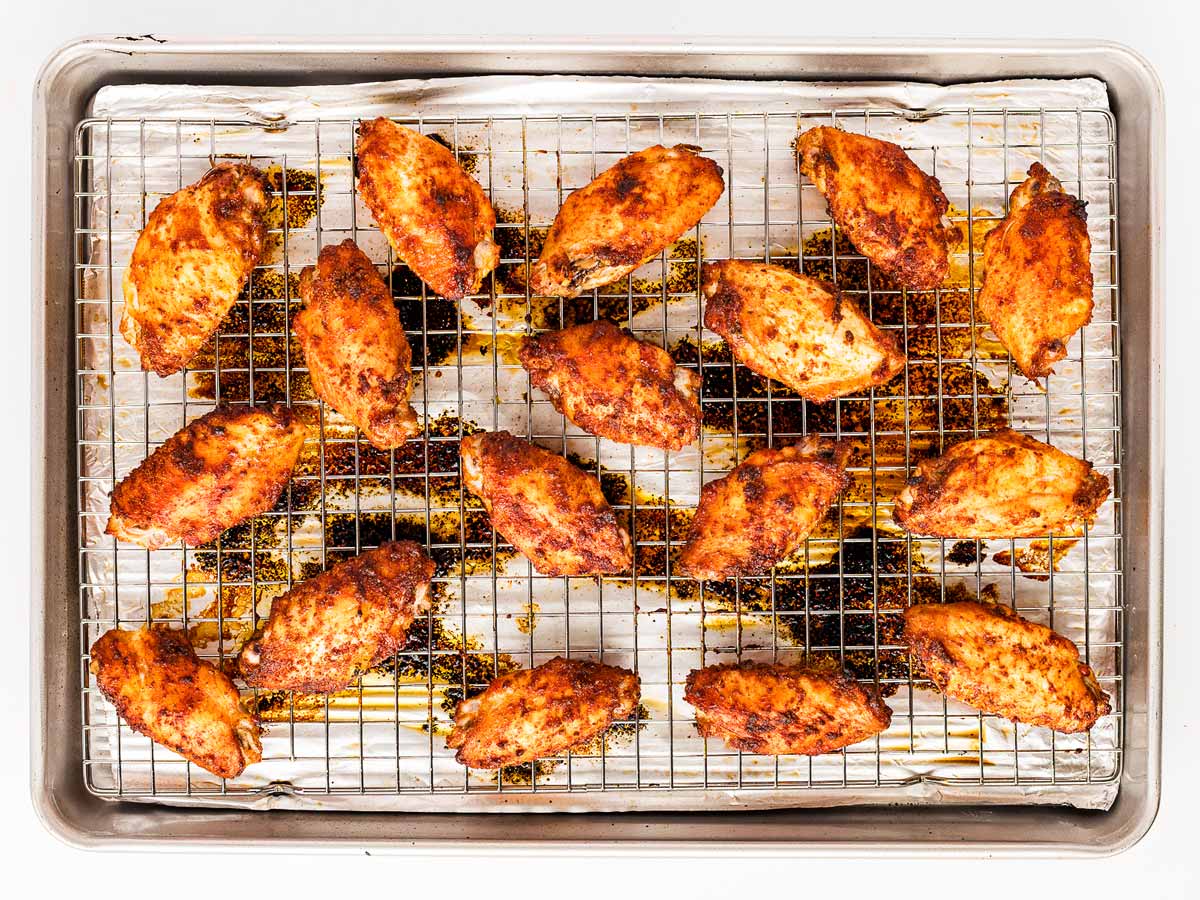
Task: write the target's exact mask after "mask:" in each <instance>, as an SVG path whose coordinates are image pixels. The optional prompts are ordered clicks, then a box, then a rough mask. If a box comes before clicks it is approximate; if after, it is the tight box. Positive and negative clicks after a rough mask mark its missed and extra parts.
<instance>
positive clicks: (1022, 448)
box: [895, 429, 1109, 539]
mask: <svg viewBox="0 0 1200 900" xmlns="http://www.w3.org/2000/svg"><path fill="white" fill-rule="evenodd" d="M1108 492H1109V484H1108V479H1107V478H1105V477H1104V475H1102V474H1101V473H1099V472H1096V471H1094V470H1093V469H1092V464H1091V463H1089V462H1086V461H1084V460H1082V459H1076V458H1075V457H1073V456H1069V455H1067V454H1066V453H1063V452H1062V451H1061V450H1059V449H1057V448H1055V447H1051V446H1050V445H1049V444H1043V443H1042V442H1041V441H1037V440H1034V439H1033V438H1031V437H1028V436H1026V435H1023V434H1018V433H1017V432H1015V431H1010V430H1007V429H1005V430H1003V431H996V432H993V433H991V434H989V435H986V436H984V437H980V438H976V439H975V440H970V441H963V442H961V443H958V444H955V445H954V446H953V447H951V448H950V449H949V450H947V451H946V452H945V453H943V454H942V455H941V456H939V457H937V458H936V459H924V460H921V462H919V463H918V464H917V471H916V474H915V475H914V476H913V477H912V478H910V479H909V482H908V486H907V487H905V489H904V490H903V491H901V492H900V494H899V495H898V496H897V497H896V510H895V517H896V521H897V522H898V523H899V524H900V527H902V528H903V529H904V530H905V531H908V532H911V533H912V534H928V535H933V536H934V537H947V538H967V539H970V538H978V539H986V538H1011V537H1045V536H1046V535H1048V534H1051V533H1053V534H1063V535H1071V534H1081V533H1082V529H1083V526H1084V525H1085V524H1086V523H1090V522H1091V521H1092V520H1093V519H1094V518H1095V516H1096V510H1098V509H1099V508H1100V504H1102V503H1103V502H1104V501H1105V499H1106V498H1107V497H1108Z"/></svg>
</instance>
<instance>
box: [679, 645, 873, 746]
mask: <svg viewBox="0 0 1200 900" xmlns="http://www.w3.org/2000/svg"><path fill="white" fill-rule="evenodd" d="M683 699H684V700H686V701H687V702H688V703H690V704H692V706H694V707H695V708H696V730H697V731H699V732H700V736H701V737H706V738H708V737H719V738H721V739H723V740H724V741H725V743H727V744H728V745H729V746H730V747H733V748H734V749H735V750H744V751H745V752H747V753H765V754H772V755H779V754H781V753H800V754H804V755H805V756H817V755H819V754H821V753H831V752H833V751H834V750H840V749H841V748H842V747H848V746H850V745H851V744H857V743H858V742H859V741H863V740H866V739H867V738H869V737H871V736H872V735H875V734H879V732H881V731H883V730H884V729H885V728H887V727H888V725H889V724H891V721H892V711H891V709H889V708H888V706H887V704H885V703H884V702H883V700H882V699H881V698H880V696H879V691H878V689H877V688H875V687H874V686H871V687H864V686H863V685H861V684H859V683H858V682H857V681H855V680H854V679H853V678H851V677H850V676H849V675H847V674H846V673H845V672H843V671H842V670H841V669H838V668H836V667H834V666H820V665H809V666H795V665H792V666H789V665H783V664H781V663H775V664H772V665H766V664H763V663H753V662H743V663H738V664H736V665H732V664H728V665H722V666H706V667H705V668H703V669H694V670H693V671H692V672H690V673H689V674H688V677H687V687H686V689H685V691H684V694H683Z"/></svg>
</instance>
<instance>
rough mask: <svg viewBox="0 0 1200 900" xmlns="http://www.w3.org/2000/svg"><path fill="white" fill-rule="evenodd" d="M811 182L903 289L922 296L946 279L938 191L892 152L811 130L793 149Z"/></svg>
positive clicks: (860, 139)
mask: <svg viewBox="0 0 1200 900" xmlns="http://www.w3.org/2000/svg"><path fill="white" fill-rule="evenodd" d="M796 152H797V154H798V156H799V163H800V171H801V172H802V173H803V174H804V175H807V176H808V178H809V179H811V181H812V183H813V184H815V185H816V186H817V190H819V191H820V192H821V193H822V194H824V195H825V200H826V201H827V202H828V203H829V212H830V214H831V215H832V216H833V220H834V221H835V222H836V223H837V224H838V227H839V228H843V229H845V231H846V234H847V235H848V236H849V238H850V240H851V241H853V242H854V246H855V247H857V248H858V250H859V252H860V253H862V255H863V256H865V257H867V259H869V260H871V262H872V263H874V264H875V265H876V266H878V267H879V268H880V269H881V270H882V271H883V273H884V274H885V275H887V276H888V277H890V278H891V279H892V280H894V281H896V282H897V283H898V284H900V285H901V286H902V287H906V288H910V289H912V290H918V291H928V290H932V289H933V288H935V287H937V286H938V285H940V284H941V283H942V282H943V281H945V280H946V274H947V273H948V272H949V271H950V257H949V242H950V239H951V236H952V235H954V234H955V230H954V229H953V228H952V227H949V226H947V225H944V224H943V216H945V215H946V212H947V210H949V208H950V203H949V201H947V200H946V195H945V194H943V193H942V186H941V185H940V184H938V180H937V179H936V178H934V177H933V176H931V175H926V174H925V173H924V172H922V171H921V170H920V168H918V167H917V164H916V163H914V162H913V161H912V160H911V159H909V157H908V154H907V153H905V152H904V151H903V150H902V149H901V148H900V147H898V146H896V145H895V144H891V143H888V142H887V141H881V140H879V139H877V138H871V137H866V136H865V135H861V134H851V133H850V132H847V131H842V130H841V129H839V128H827V127H818V128H810V129H809V130H808V131H806V132H804V134H802V135H800V138H799V139H798V140H797V141H796Z"/></svg>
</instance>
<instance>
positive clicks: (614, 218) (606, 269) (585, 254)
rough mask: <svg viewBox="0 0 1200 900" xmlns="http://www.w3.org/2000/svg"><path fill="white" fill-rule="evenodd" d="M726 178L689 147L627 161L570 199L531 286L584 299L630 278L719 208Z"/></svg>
mask: <svg viewBox="0 0 1200 900" xmlns="http://www.w3.org/2000/svg"><path fill="white" fill-rule="evenodd" d="M721 175H722V172H721V167H720V166H718V165H717V164H716V163H715V162H713V161H712V160H711V159H706V158H704V157H703V156H700V155H699V153H698V152H697V148H695V147H689V146H687V145H685V144H679V145H678V146H675V147H670V148H668V147H662V146H654V147H647V148H646V149H645V150H639V151H638V152H637V153H634V154H632V155H630V156H627V157H625V158H624V159H622V160H621V161H620V162H618V163H617V164H616V165H614V166H613V167H612V168H611V169H608V170H607V171H605V172H603V173H602V174H600V175H599V176H597V177H596V179H595V180H594V181H593V182H592V183H591V184H589V185H587V186H586V187H583V188H580V189H579V190H577V191H575V192H574V193H572V194H571V196H569V197H567V199H566V201H565V202H564V203H563V205H562V209H560V210H559V211H558V215H557V216H555V217H554V224H553V225H552V226H551V227H550V233H549V234H547V235H546V243H545V245H544V246H543V247H542V255H541V257H540V258H539V259H538V261H537V262H536V263H535V264H534V265H533V267H532V268H531V269H530V272H529V284H530V287H532V288H533V290H534V291H536V292H537V293H539V294H546V295H548V296H551V297H578V296H579V295H580V294H582V293H583V292H584V291H590V290H592V288H597V287H600V286H601V285H605V284H609V283H611V282H613V281H616V280H617V279H618V278H621V277H622V276H625V275H628V274H629V273H630V272H632V271H633V270H634V269H636V268H637V267H638V266H640V265H641V264H642V263H644V262H647V261H649V260H651V259H653V258H654V257H655V256H657V255H658V254H659V253H661V252H662V251H663V250H665V249H666V248H667V247H669V246H670V245H671V244H673V243H674V242H675V241H677V240H678V239H679V238H680V237H681V236H682V235H683V233H684V232H685V231H687V230H688V229H689V228H693V227H695V225H696V223H698V222H699V221H700V219H701V218H703V217H704V214H705V213H706V212H708V211H709V210H710V209H712V207H713V205H714V204H716V202H717V200H719V199H720V197H721V194H722V193H723V192H724V190H725V182H724V180H723V179H722V178H721Z"/></svg>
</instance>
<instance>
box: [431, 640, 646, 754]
mask: <svg viewBox="0 0 1200 900" xmlns="http://www.w3.org/2000/svg"><path fill="white" fill-rule="evenodd" d="M640 693H641V681H640V680H639V679H638V677H637V676H636V675H635V674H633V673H632V672H630V671H629V670H627V669H618V668H617V667H616V666H606V665H604V664H603V663H598V662H591V661H590V660H582V659H564V658H563V657H561V656H556V657H555V658H554V659H552V660H550V661H549V662H547V663H543V664H542V665H540V666H538V667H537V668H536V669H522V670H521V671H519V672H510V673H508V674H507V675H502V676H501V677H499V678H497V679H496V680H495V681H493V682H492V683H491V684H489V685H488V687H487V690H485V691H484V692H483V693H482V694H479V695H478V696H476V697H472V698H471V699H470V700H464V701H463V702H462V703H460V704H459V705H458V711H457V712H456V713H455V716H454V730H453V731H451V732H450V737H449V738H448V739H447V740H446V746H447V747H449V748H450V749H451V750H458V753H457V754H456V755H455V758H456V759H457V760H458V761H459V762H460V763H462V764H463V765H464V766H471V767H472V768H475V769H499V768H501V767H502V766H514V765H518V764H520V763H527V762H532V761H533V760H535V759H541V758H543V757H547V756H557V755H558V754H560V753H564V752H566V751H567V750H570V749H571V748H572V747H578V746H579V745H580V744H586V743H587V742H588V741H590V740H591V739H592V738H594V737H596V736H598V735H600V734H601V733H602V732H604V730H605V729H607V728H608V726H610V725H611V724H612V723H613V722H616V721H619V720H621V719H628V718H629V717H630V716H632V715H633V713H634V711H635V710H636V709H637V704H638V697H639V695H640Z"/></svg>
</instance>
